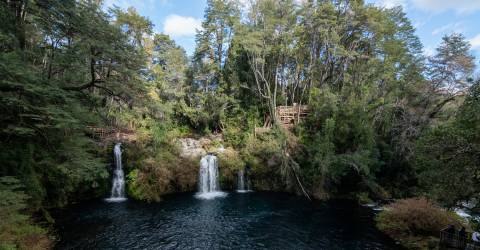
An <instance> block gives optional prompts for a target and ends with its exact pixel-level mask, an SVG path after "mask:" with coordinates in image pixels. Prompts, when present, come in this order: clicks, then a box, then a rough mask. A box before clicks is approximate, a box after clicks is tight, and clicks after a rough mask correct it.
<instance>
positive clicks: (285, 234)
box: [54, 192, 398, 249]
mask: <svg viewBox="0 0 480 250" xmlns="http://www.w3.org/2000/svg"><path fill="white" fill-rule="evenodd" d="M54 216H55V219H56V222H57V230H58V234H59V236H60V241H59V242H58V244H57V245H56V248H57V249H398V247H397V246H396V245H395V244H394V243H393V242H392V241H391V240H390V239H389V238H387V237H386V236H385V235H383V234H382V233H380V232H379V231H378V230H376V229H375V227H374V225H373V217H372V216H373V214H372V211H371V210H370V209H368V208H363V207H359V206H357V205H355V203H352V202H348V201H329V202H310V201H307V200H305V199H303V198H302V197H295V196H291V195H287V194H280V193H263V192H249V193H234V192H231V193H228V195H227V196H226V197H223V198H222V197H220V198H216V199H211V200H206V199H197V198H195V197H194V195H193V194H176V195H171V196H167V197H165V200H164V201H162V202H161V203H155V204H154V203H151V204H148V203H141V202H135V201H132V200H127V201H125V202H121V203H108V202H105V201H101V200H99V201H94V202H88V203H82V204H78V205H75V206H72V207H70V208H67V209H64V210H62V211H57V212H55V213H54Z"/></svg>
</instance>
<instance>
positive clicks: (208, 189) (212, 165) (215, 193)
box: [195, 154, 226, 199]
mask: <svg viewBox="0 0 480 250" xmlns="http://www.w3.org/2000/svg"><path fill="white" fill-rule="evenodd" d="M195 196H196V197H197V198H201V199H213V198H215V197H225V196H226V193H224V192H221V191H220V185H219V182H218V161H217V157H216V156H215V155H212V154H208V155H206V156H204V157H202V159H201V160H200V172H199V178H198V193H197V194H196V195H195Z"/></svg>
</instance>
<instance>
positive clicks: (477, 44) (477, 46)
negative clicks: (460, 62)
mask: <svg viewBox="0 0 480 250" xmlns="http://www.w3.org/2000/svg"><path fill="white" fill-rule="evenodd" d="M468 41H469V42H470V44H471V45H472V49H474V50H478V51H480V34H478V35H476V36H475V37H474V38H472V39H470V40H468Z"/></svg>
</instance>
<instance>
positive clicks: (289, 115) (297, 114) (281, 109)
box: [255, 103, 310, 134]
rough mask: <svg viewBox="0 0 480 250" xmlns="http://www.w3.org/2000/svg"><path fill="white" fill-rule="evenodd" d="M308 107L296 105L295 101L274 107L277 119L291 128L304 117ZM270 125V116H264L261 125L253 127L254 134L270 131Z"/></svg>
mask: <svg viewBox="0 0 480 250" xmlns="http://www.w3.org/2000/svg"><path fill="white" fill-rule="evenodd" d="M309 111H310V109H309V107H308V105H298V104H296V103H294V104H293V106H278V107H276V109H275V112H276V116H277V120H278V122H279V123H280V125H281V126H282V127H284V128H285V129H291V128H293V127H294V126H295V125H297V124H298V123H300V121H302V120H303V119H305V118H306V117H307V115H308V113H309ZM271 127H272V121H271V120H270V116H267V117H266V118H265V121H264V124H263V127H255V134H261V133H265V132H268V131H270V129H271Z"/></svg>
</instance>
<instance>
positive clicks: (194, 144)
mask: <svg viewBox="0 0 480 250" xmlns="http://www.w3.org/2000/svg"><path fill="white" fill-rule="evenodd" d="M223 144H224V142H223V137H222V135H221V134H215V135H210V136H206V137H200V138H190V137H187V138H179V139H177V145H178V146H179V149H180V157H183V158H190V159H194V158H198V157H202V156H204V155H206V154H207V153H213V154H222V153H224V152H225V148H224V146H223Z"/></svg>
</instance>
